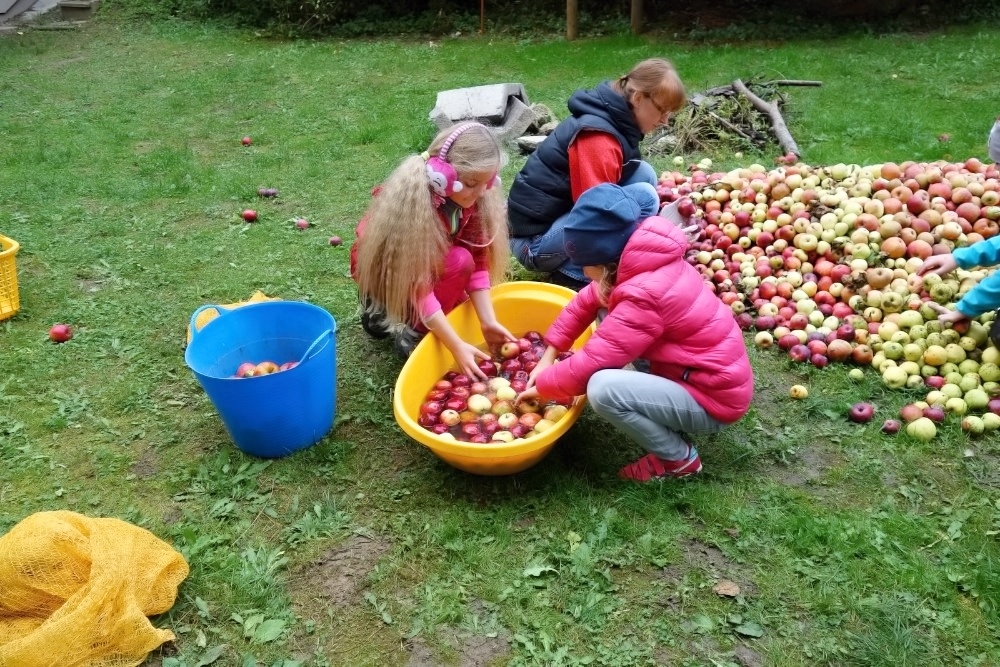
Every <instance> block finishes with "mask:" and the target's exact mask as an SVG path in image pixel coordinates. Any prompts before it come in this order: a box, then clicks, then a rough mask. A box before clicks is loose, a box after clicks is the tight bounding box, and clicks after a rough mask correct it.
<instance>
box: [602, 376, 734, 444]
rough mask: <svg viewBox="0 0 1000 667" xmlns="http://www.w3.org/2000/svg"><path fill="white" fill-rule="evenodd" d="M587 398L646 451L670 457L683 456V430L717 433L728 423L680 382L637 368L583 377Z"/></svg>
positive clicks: (603, 415)
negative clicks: (709, 410) (703, 404)
mask: <svg viewBox="0 0 1000 667" xmlns="http://www.w3.org/2000/svg"><path fill="white" fill-rule="evenodd" d="M587 401H588V402H589V403H590V407H592V408H593V409H594V412H596V413H597V414H599V415H600V416H601V417H603V418H604V419H607V420H608V421H609V422H611V423H612V424H613V425H614V426H615V427H616V428H618V429H620V430H622V431H623V432H625V433H626V434H627V435H629V436H630V437H631V438H632V439H633V440H635V441H636V442H637V443H638V444H639V445H641V446H642V447H643V448H644V449H645V450H646V451H648V452H650V453H652V454H655V455H656V456H658V457H660V458H661V459H666V460H668V461H678V460H680V459H683V458H685V457H686V456H687V454H688V448H687V445H688V443H687V442H685V440H684V437H683V435H682V433H716V432H718V431H721V430H722V429H723V428H725V426H726V425H725V424H724V423H722V422H720V421H719V420H717V419H715V418H714V417H712V416H711V415H710V414H708V413H707V412H705V408H703V407H701V405H699V404H698V401H696V400H694V397H693V396H691V394H689V393H688V392H687V390H686V389H684V387H683V386H682V385H680V384H678V383H676V382H674V381H673V380H668V379H667V378H662V377H660V376H658V375H650V374H648V373H639V372H638V371H627V370H623V369H617V368H611V369H605V370H602V371H597V372H596V373H594V374H593V375H592V376H591V377H590V381H589V382H588V383H587Z"/></svg>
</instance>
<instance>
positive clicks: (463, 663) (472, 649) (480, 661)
mask: <svg viewBox="0 0 1000 667" xmlns="http://www.w3.org/2000/svg"><path fill="white" fill-rule="evenodd" d="M448 634H449V635H450V636H449V637H448V638H447V640H446V642H447V644H448V645H449V647H450V648H451V649H452V650H453V651H454V652H455V654H456V656H457V657H456V658H455V659H454V660H448V661H442V659H441V656H439V655H437V654H435V653H434V651H432V650H431V649H430V647H428V646H427V644H426V643H425V642H424V641H423V640H422V639H421V638H419V637H415V638H413V639H411V640H410V641H409V642H408V644H407V648H408V649H409V650H410V659H409V660H408V661H407V663H406V667H441V665H443V664H448V665H456V666H457V667H501V665H505V664H506V663H507V659H508V658H509V657H510V641H509V640H508V639H506V638H502V637H500V636H497V637H484V636H480V635H469V634H467V633H460V632H458V631H456V630H452V631H450V632H449V633H448Z"/></svg>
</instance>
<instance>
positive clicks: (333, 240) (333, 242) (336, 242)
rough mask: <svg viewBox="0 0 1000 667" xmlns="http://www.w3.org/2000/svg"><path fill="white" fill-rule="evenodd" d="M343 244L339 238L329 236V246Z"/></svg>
mask: <svg viewBox="0 0 1000 667" xmlns="http://www.w3.org/2000/svg"><path fill="white" fill-rule="evenodd" d="M343 242H344V241H343V239H341V238H340V237H339V236H331V237H330V245H332V246H334V247H337V246H339V245H340V244H341V243H343Z"/></svg>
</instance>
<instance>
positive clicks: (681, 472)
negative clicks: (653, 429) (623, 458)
mask: <svg viewBox="0 0 1000 667" xmlns="http://www.w3.org/2000/svg"><path fill="white" fill-rule="evenodd" d="M688 450H689V453H688V457H687V458H686V459H681V460H679V461H667V460H666V459H661V458H660V457H658V456H656V455H655V454H646V455H645V456H643V457H642V458H641V459H639V460H638V461H634V462H633V463H629V464H628V465H627V466H625V467H624V468H622V469H621V470H619V471H618V476H619V477H621V478H622V479H630V480H632V481H633V482H648V481H651V480H654V479H663V478H665V477H674V478H678V479H679V478H681V477H687V476H688V475H694V474H695V473H698V472H701V457H699V456H698V450H696V449H695V448H694V447H692V446H691V445H688Z"/></svg>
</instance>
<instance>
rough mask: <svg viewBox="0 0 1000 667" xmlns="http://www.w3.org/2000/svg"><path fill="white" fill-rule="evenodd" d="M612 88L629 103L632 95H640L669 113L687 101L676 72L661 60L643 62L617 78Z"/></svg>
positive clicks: (668, 62)
mask: <svg viewBox="0 0 1000 667" xmlns="http://www.w3.org/2000/svg"><path fill="white" fill-rule="evenodd" d="M614 87H615V89H616V90H617V91H618V92H619V93H621V94H622V96H623V97H624V98H625V99H627V100H628V101H629V102H631V101H632V95H633V94H634V93H641V94H643V95H646V96H649V97H651V98H653V100H654V101H656V103H657V104H659V105H661V106H663V107H664V108H665V109H667V110H669V111H671V112H674V111H677V110H678V109H680V108H681V107H682V106H684V103H685V102H686V101H687V93H685V92H684V84H683V83H681V78H680V76H679V75H678V74H677V70H675V69H674V66H673V64H672V63H671V62H670V61H669V60H664V59H663V58H649V59H647V60H643V61H642V62H640V63H638V64H637V65H636V66H635V67H633V68H632V69H631V70H630V71H629V73H628V74H626V75H624V76H621V77H619V78H618V80H617V81H615V86H614Z"/></svg>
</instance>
